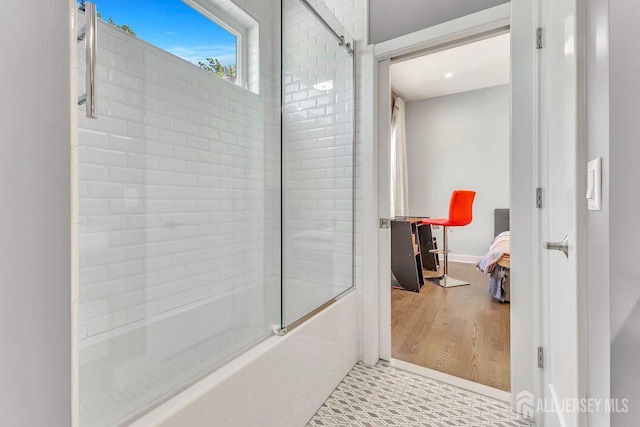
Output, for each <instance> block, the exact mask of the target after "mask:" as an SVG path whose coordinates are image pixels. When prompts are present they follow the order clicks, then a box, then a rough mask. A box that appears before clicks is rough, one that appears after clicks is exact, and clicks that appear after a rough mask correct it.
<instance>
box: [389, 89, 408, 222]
mask: <svg viewBox="0 0 640 427" xmlns="http://www.w3.org/2000/svg"><path fill="white" fill-rule="evenodd" d="M407 177H408V172H407V134H406V126H405V104H404V101H403V99H402V98H400V97H399V96H396V97H395V101H394V103H393V112H392V114H391V217H392V218H393V217H394V216H406V215H408V212H409V183H408V178H407Z"/></svg>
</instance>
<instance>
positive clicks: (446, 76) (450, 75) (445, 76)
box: [444, 73, 453, 79]
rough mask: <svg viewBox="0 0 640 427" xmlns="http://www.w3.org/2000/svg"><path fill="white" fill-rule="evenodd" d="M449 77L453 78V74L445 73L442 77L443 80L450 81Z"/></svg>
mask: <svg viewBox="0 0 640 427" xmlns="http://www.w3.org/2000/svg"><path fill="white" fill-rule="evenodd" d="M451 77H453V73H447V74H445V75H444V78H445V79H450V78H451Z"/></svg>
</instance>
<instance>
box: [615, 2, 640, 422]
mask: <svg viewBox="0 0 640 427" xmlns="http://www.w3.org/2000/svg"><path fill="white" fill-rule="evenodd" d="M609 4H610V20H609V25H610V27H609V30H610V44H609V49H610V50H609V53H610V62H609V63H610V69H609V77H610V80H609V82H610V83H609V84H610V115H609V120H610V126H611V128H610V134H609V137H610V139H609V151H610V161H609V165H610V167H609V179H610V181H609V182H610V184H609V190H610V195H609V201H610V207H609V215H610V225H609V230H610V236H609V238H610V285H611V397H613V398H619V399H620V398H629V399H630V402H629V405H630V408H631V411H630V412H629V413H627V414H613V415H612V416H611V425H612V426H615V427H626V426H636V425H637V424H638V417H639V416H640V387H638V378H640V357H638V355H639V354H640V328H639V325H640V263H638V260H637V254H638V242H640V227H639V226H638V215H637V213H638V210H640V201H639V200H640V199H639V198H638V196H637V186H638V183H639V182H640V168H638V161H637V160H638V158H640V145H639V144H638V135H640V120H638V111H640V84H638V76H639V75H640V55H638V49H637V46H638V44H639V43H640V3H638V2H637V1H636V0H618V1H612V2H610V3H609Z"/></svg>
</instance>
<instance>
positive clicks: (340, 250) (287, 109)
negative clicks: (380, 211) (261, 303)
mask: <svg viewBox="0 0 640 427" xmlns="http://www.w3.org/2000/svg"><path fill="white" fill-rule="evenodd" d="M312 3H313V5H312V4H310V2H308V1H306V0H283V1H282V56H281V59H282V215H283V216H282V234H283V237H282V241H283V247H282V276H283V277H282V299H283V302H282V328H283V331H286V328H287V327H290V326H291V325H293V324H296V323H297V322H299V321H300V320H301V319H304V318H306V317H307V316H308V315H309V314H310V313H313V312H314V311H315V310H317V309H318V308H320V307H322V306H324V305H326V303H327V302H329V301H332V300H334V299H335V298H337V297H338V296H340V295H341V294H343V293H345V292H346V291H348V290H349V289H351V288H352V287H353V285H354V253H355V251H354V170H355V167H354V159H355V154H354V148H355V144H354V135H355V129H354V126H355V62H354V41H353V38H352V37H350V36H349V35H348V33H347V32H346V31H345V29H344V28H342V26H341V25H340V23H339V22H338V20H337V19H336V18H335V17H334V16H333V15H332V14H331V12H330V11H329V10H328V8H327V7H326V6H325V4H324V2H322V1H313V2H312Z"/></svg>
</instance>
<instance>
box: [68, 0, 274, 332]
mask: <svg viewBox="0 0 640 427" xmlns="http://www.w3.org/2000/svg"><path fill="white" fill-rule="evenodd" d="M238 3H245V4H244V5H243V6H244V7H247V8H248V9H250V10H251V11H252V12H253V14H254V15H258V16H262V17H265V18H267V19H263V22H262V24H261V25H262V28H261V31H262V33H263V34H262V37H261V38H260V41H261V44H262V45H261V46H260V49H259V50H258V49H253V50H252V51H254V52H256V53H257V52H260V55H261V70H262V74H263V78H262V79H261V84H262V88H261V91H262V92H263V95H262V96H259V95H256V94H254V93H251V92H249V91H246V90H244V89H242V88H240V87H238V86H235V85H233V84H231V83H229V82H226V81H224V80H222V79H219V78H217V77H215V76H212V75H209V74H208V73H207V72H206V71H204V70H201V69H199V68H197V67H196V66H194V65H193V64H190V63H187V62H186V61H183V60H181V59H180V58H178V57H175V56H173V55H171V54H168V53H167V52H164V51H162V50H161V49H158V48H156V47H154V46H152V45H149V44H148V43H146V42H144V41H142V40H139V39H137V38H135V37H131V36H129V35H127V34H125V33H123V32H122V31H120V30H118V29H117V28H114V27H113V26H110V25H107V24H105V23H102V22H100V23H99V36H98V40H99V49H98V71H99V72H98V113H99V119H98V120H90V119H87V118H86V117H85V116H84V111H83V109H82V108H81V109H80V110H81V111H80V116H79V150H78V152H79V165H78V168H79V180H80V182H79V193H80V194H79V196H80V197H79V198H80V204H79V206H80V207H79V209H80V212H79V213H80V236H79V239H80V292H81V303H80V325H79V331H80V334H79V336H80V338H81V339H84V338H88V337H91V336H93V335H97V334H100V333H103V332H106V331H109V330H111V329H113V328H115V327H119V326H123V325H127V324H130V323H134V322H138V321H139V320H140V314H139V313H140V312H141V307H143V306H148V305H149V303H151V302H154V301H155V302H157V304H156V306H157V310H152V311H151V313H152V314H151V315H152V316H153V315H155V314H158V313H161V312H163V311H166V310H172V309H175V308H177V307H181V306H184V305H185V304H187V301H189V302H193V301H202V300H206V299H211V298H216V297H217V296H219V295H220V294H221V293H223V292H227V291H228V290H230V289H233V288H237V287H244V286H247V285H252V284H253V285H256V286H265V285H270V284H271V285H272V284H273V283H274V281H276V282H277V281H278V277H277V276H278V267H277V264H278V263H279V259H278V258H277V256H276V255H275V254H276V253H277V252H278V251H277V250H275V249H274V248H277V247H278V246H279V238H278V234H279V230H278V223H279V221H277V218H278V216H279V212H275V214H274V207H275V206H277V205H278V203H279V191H278V187H279V182H278V180H279V177H278V175H279V166H280V165H279V161H278V157H279V138H278V135H277V134H278V132H277V128H278V121H279V117H278V116H277V114H276V112H277V108H275V107H277V105H278V103H279V99H278V96H277V93H276V92H275V90H276V89H277V86H276V85H275V84H274V83H275V79H276V78H277V77H278V74H277V72H278V70H277V69H276V68H275V67H274V65H275V61H274V60H273V56H274V54H275V53H276V51H277V49H274V46H273V43H274V42H275V36H274V34H273V32H274V31H276V29H277V28H275V26H274V25H273V24H275V18H274V15H276V11H275V9H274V7H273V5H271V7H269V6H268V4H269V3H273V4H276V2H275V1H274V2H263V1H257V0H254V1H245V2H238ZM251 40H253V41H254V42H256V43H257V42H258V39H257V38H255V39H251ZM251 49H252V48H251V46H250V51H251ZM78 51H79V54H80V60H79V64H80V66H79V82H80V89H81V90H84V89H83V88H84V84H83V83H84V70H85V68H84V66H83V64H84V50H83V49H79V50H78ZM265 249H271V250H269V251H268V252H267V256H266V257H265V256H264V253H265ZM195 295H198V296H199V298H196V297H195ZM96 306H101V307H104V309H103V310H95V309H93V307H96ZM254 309H257V310H259V311H261V312H262V311H263V310H264V308H263V307H262V306H261V307H255V308H254ZM252 310H253V309H252ZM116 314H117V316H114V315H116ZM145 318H146V317H145ZM110 319H117V321H112V320H110Z"/></svg>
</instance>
